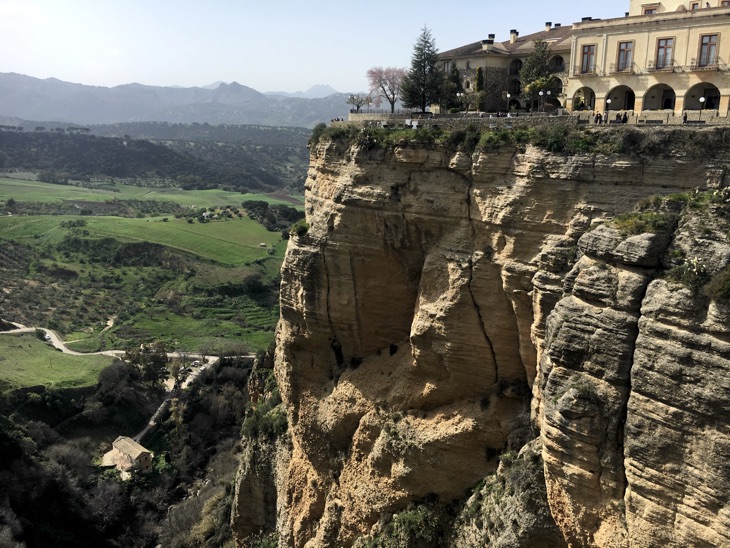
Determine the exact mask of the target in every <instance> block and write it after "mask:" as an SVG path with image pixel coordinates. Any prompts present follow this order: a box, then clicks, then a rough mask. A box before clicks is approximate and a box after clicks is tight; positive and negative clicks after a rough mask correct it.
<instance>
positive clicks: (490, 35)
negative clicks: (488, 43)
mask: <svg viewBox="0 0 730 548" xmlns="http://www.w3.org/2000/svg"><path fill="white" fill-rule="evenodd" d="M494 36H495V35H494V34H488V35H487V39H489V40H494Z"/></svg>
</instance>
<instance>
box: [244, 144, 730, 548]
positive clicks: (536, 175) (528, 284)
mask: <svg viewBox="0 0 730 548" xmlns="http://www.w3.org/2000/svg"><path fill="white" fill-rule="evenodd" d="M368 148H370V150H368ZM725 165H726V162H725V161H724V159H722V158H715V159H712V160H709V159H705V160H692V159H689V158H686V157H674V158H648V157H640V156H628V155H627V156H617V155H615V156H605V155H598V154H582V155H574V156H564V155H557V154H551V153H547V152H545V151H543V150H541V149H538V148H536V147H533V146H526V147H524V148H522V149H517V148H514V147H510V148H506V147H505V148H501V149H499V150H495V151H492V152H478V153H475V154H473V155H470V154H464V153H462V152H458V151H455V150H453V149H452V148H449V147H448V146H445V145H419V144H416V143H402V144H401V145H397V146H394V147H385V148H380V147H367V146H357V145H353V144H351V143H349V142H344V141H337V140H326V141H323V142H320V143H318V144H317V145H316V146H314V147H313V148H312V150H311V164H310V169H309V174H308V179H307V184H306V189H307V194H306V213H307V222H308V224H309V229H308V231H306V232H304V231H303V230H302V231H300V232H301V233H300V234H299V235H298V236H293V237H292V239H291V240H290V242H289V247H288V250H287V255H286V259H285V262H284V265H283V268H282V286H281V320H280V323H279V327H278V331H277V354H276V367H275V372H276V378H277V381H278V384H279V387H280V390H281V395H282V398H283V401H284V404H285V406H286V409H287V413H288V419H289V434H290V436H291V455H290V456H288V460H286V461H285V462H286V464H285V469H284V465H282V466H281V467H280V468H279V469H278V470H279V472H278V473H281V474H283V481H281V482H279V483H278V505H279V507H280V508H281V509H283V510H282V511H281V512H280V520H279V526H278V532H279V539H280V543H281V545H291V546H311V547H314V546H349V545H353V544H356V543H360V542H361V541H362V539H363V538H365V537H367V536H368V535H370V537H371V538H375V537H376V536H377V535H381V537H382V534H383V531H391V532H392V531H399V529H398V527H401V526H402V527H405V526H404V525H403V523H405V520H403V519H401V520H400V521H398V516H399V515H402V516H403V515H406V514H405V513H406V512H412V513H413V515H414V516H415V515H419V514H417V511H416V510H414V509H417V508H419V506H418V505H419V504H424V505H427V506H428V508H429V509H430V510H429V511H433V512H436V513H438V515H439V516H442V518H439V520H440V521H439V523H440V524H442V525H443V526H441V525H440V526H439V528H440V530H439V531H436V532H434V533H433V536H432V537H430V540H429V541H428V542H426V541H424V542H426V544H423V545H429V543H431V544H430V545H438V544H440V545H448V544H450V545H455V546H469V545H473V544H472V543H473V542H474V541H475V539H481V540H477V542H484V543H491V544H493V545H498V546H510V545H515V546H517V545H529V546H534V545H540V544H538V543H537V542H538V541H537V539H540V538H542V539H547V540H546V542H545V544H544V545H555V544H554V543H552V541H551V540H550V539H560V538H563V539H564V540H565V542H567V543H568V544H571V545H574V546H583V545H585V546H587V545H599V546H611V545H617V546H621V545H637V546H642V545H651V544H654V543H655V542H656V539H660V541H661V542H662V543H665V544H669V545H677V546H678V545H702V544H703V543H704V544H706V545H721V544H727V543H730V507H729V506H728V504H727V503H728V500H727V499H728V493H730V490H728V487H730V485H728V483H730V469H729V467H730V465H729V464H728V461H727V459H726V458H725V457H726V456H727V455H728V454H730V453H729V451H728V450H729V449H730V438H729V437H728V436H729V435H730V429H729V428H728V419H730V416H728V415H729V414H730V411H729V406H728V401H729V399H730V398H729V397H730V376H728V374H727V373H728V369H729V368H730V346H729V345H730V332H729V330H730V328H729V324H730V322H729V321H728V319H729V318H728V314H729V313H730V312H729V308H728V305H727V300H724V301H723V300H722V299H713V298H711V297H708V296H706V295H705V294H703V293H702V292H701V291H699V290H697V289H696V288H687V287H686V284H685V285H682V284H680V283H679V282H676V281H672V280H671V279H668V278H661V277H660V275H661V274H662V273H664V272H665V271H668V270H669V269H671V268H672V267H675V270H676V269H680V270H681V269H685V271H686V270H687V269H688V268H689V266H688V265H691V264H696V263H690V262H688V261H690V259H692V258H697V260H698V261H699V262H700V263H701V264H700V267H701V268H702V269H704V271H703V275H704V276H706V277H707V280H709V279H710V277H711V276H712V275H713V274H715V273H717V272H720V271H721V270H723V269H726V268H727V266H728V264H729V263H730V247H729V246H728V241H727V240H728V226H727V218H723V217H722V215H727V210H728V206H727V204H726V203H723V201H722V199H718V200H716V201H714V202H711V203H710V202H707V204H706V207H704V209H702V215H704V216H705V221H704V222H701V221H698V220H697V218H698V217H697V211H699V209H700V208H695V209H696V210H697V211H695V210H692V208H689V207H688V206H687V203H685V202H686V200H685V202H682V201H681V200H679V199H676V200H674V201H672V200H669V201H667V202H666V203H664V202H662V204H660V205H658V206H657V207H659V208H660V209H661V208H664V210H666V211H664V210H662V211H663V213H660V214H661V215H665V217H664V218H665V219H666V223H665V224H663V225H662V226H661V227H660V228H659V229H656V230H654V229H652V230H651V231H649V230H647V231H646V232H642V231H639V232H638V233H637V234H631V233H626V232H625V231H623V230H622V228H621V226H614V225H612V224H611V223H610V222H609V221H610V219H611V218H613V217H614V216H615V215H617V214H619V213H622V212H627V211H630V210H631V209H632V208H633V207H634V205H635V204H636V203H637V202H639V201H640V200H642V199H643V198H646V197H648V196H652V195H667V194H672V193H677V192H680V191H684V190H687V189H689V188H691V187H695V186H701V187H711V188H722V187H723V186H724V184H725V175H724V174H725ZM657 203H658V202H657ZM723 223H725V224H723ZM634 232H636V231H635V230H634ZM683 272H684V271H683ZM681 273H682V272H680V274H681ZM685 274H686V272H685ZM707 280H703V281H707ZM685 281H686V280H685ZM690 285H691V284H690ZM530 412H531V416H532V424H531V425H530V420H529V416H530V415H529V413H530ZM518 434H519V435H518ZM533 438H534V441H533V442H532V443H531V444H530V445H529V448H530V449H529V451H528V449H527V446H524V447H523V445H524V444H525V442H527V441H528V440H529V439H533ZM525 451H528V452H527V453H525ZM518 452H519V455H520V456H519V459H518V462H522V460H520V459H526V460H525V461H524V462H526V463H527V462H529V463H532V464H533V465H534V464H535V463H538V465H539V466H541V467H544V470H542V472H543V473H541V474H539V478H543V477H544V480H542V479H541V480H540V481H541V482H542V481H544V487H543V488H542V491H539V490H538V491H539V492H542V493H543V495H542V497H543V502H542V503H541V502H540V501H539V500H538V501H535V502H534V505H533V506H534V508H533V510H534V516H535V517H534V519H533V518H529V519H528V518H527V517H525V516H526V514H527V510H524V511H519V512H517V511H515V510H514V509H513V510H509V509H506V508H498V506H499V504H501V503H497V502H495V501H496V500H497V499H495V497H494V496H492V495H491V494H489V493H486V492H483V491H480V490H479V489H484V488H483V487H479V485H478V484H479V483H480V481H482V482H483V480H484V478H485V477H486V478H490V477H491V478H492V479H487V484H486V485H497V484H499V485H503V486H504V485H506V484H507V483H509V482H507V483H505V481H506V480H499V479H498V478H500V477H502V476H504V475H505V474H507V472H505V471H504V466H505V455H506V454H508V453H509V454H511V455H517V453H518ZM500 455H501V461H502V464H501V465H500ZM510 459H514V456H513V457H510ZM535 459H537V460H535ZM540 459H542V460H540ZM542 461H544V464H540V463H542ZM511 462H514V460H512V461H511ZM498 465H499V466H500V469H501V470H502V471H501V472H500V471H498V470H497V467H498ZM500 474H502V476H500ZM506 477H512V476H509V474H507V476H506ZM530 477H538V476H534V475H532V476H530ZM495 478H497V479H495ZM249 479H250V477H249ZM495 482H497V483H495ZM500 482H501V483H500ZM533 483H534V482H533ZM516 484H517V485H520V482H519V481H517V482H516ZM522 484H523V485H524V483H522ZM244 485H248V484H244ZM482 485H485V484H484V483H482ZM246 488H247V489H250V486H249V487H246ZM475 488H476V491H473V490H474V489H475ZM239 489H240V487H239ZM470 492H473V493H474V494H473V495H471V497H472V498H471V499H469V497H470V495H469V493H470ZM479 493H481V494H480V495H479V497H480V498H479V500H480V501H482V500H489V501H492V502H490V503H489V504H487V503H484V504H482V503H481V502H480V503H479V505H478V506H479V508H480V509H481V510H479V512H481V513H479V512H476V510H474V508H476V506H475V504H476V503H474V502H473V500H476V499H474V498H473V497H475V496H477V495H478V494H479ZM490 493H492V494H493V491H490ZM509 494H510V497H511V498H510V497H505V498H504V499H499V500H505V501H508V500H512V501H513V502H511V503H507V502H505V504H512V505H513V506H514V505H517V506H515V508H517V507H519V508H527V507H528V506H530V504H527V502H525V500H526V498H525V497H522V498H520V497H519V496H512V495H514V493H512V492H510V493H509ZM244 498H245V497H244ZM238 500H239V508H238V510H237V516H238V517H237V518H235V519H237V520H239V521H240V520H245V519H247V517H246V511H245V509H243V510H242V506H245V500H243V501H242V498H241V497H240V496H239V497H238ZM468 500H472V503H471V506H469V504H468V503H467V501H468ZM520 501H521V502H520ZM495 505H496V506H495ZM520 505H521V506H520ZM459 508H461V509H462V510H459ZM467 508H471V510H472V511H471V512H469V513H467V514H463V511H465V510H466V509H467ZM546 508H549V512H548V511H547V510H545V509H546ZM439 512H440V513H439ZM460 512H462V515H461V516H460V517H459V518H458V519H457V517H456V515H457V514H459V513H460ZM518 514H519V515H520V516H522V517H520V518H519V519H518V518H517V517H516V516H517V515H518ZM409 515H410V514H409ZM433 515H436V514H433ZM508 516H513V517H512V518H509V517H508ZM477 518H478V521H477ZM513 518H514V519H513ZM485 520H487V521H489V522H490V523H489V524H487V523H485ZM262 521H265V520H262ZM531 524H532V525H531ZM234 526H235V524H234ZM388 527H390V529H388ZM402 527H401V528H402ZM234 528H235V527H234ZM531 528H532V529H531ZM358 539H360V540H358ZM239 542H240V543H241V544H245V540H244V539H243V538H240V537H239ZM556 542H557V541H556ZM414 545H418V544H414Z"/></svg>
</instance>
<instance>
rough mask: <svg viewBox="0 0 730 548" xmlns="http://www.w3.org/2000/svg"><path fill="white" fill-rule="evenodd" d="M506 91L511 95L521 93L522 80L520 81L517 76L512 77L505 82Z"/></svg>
mask: <svg viewBox="0 0 730 548" xmlns="http://www.w3.org/2000/svg"><path fill="white" fill-rule="evenodd" d="M507 93H509V94H510V95H512V96H513V97H514V96H515V95H520V94H521V93H522V82H520V80H519V78H513V79H512V80H510V81H509V83H508V84H507Z"/></svg>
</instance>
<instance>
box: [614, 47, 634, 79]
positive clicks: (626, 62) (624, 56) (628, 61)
mask: <svg viewBox="0 0 730 548" xmlns="http://www.w3.org/2000/svg"><path fill="white" fill-rule="evenodd" d="M633 57H634V43H633V42H619V44H618V63H616V70H617V71H619V72H624V71H627V70H631V65H632V64H633V62H634V59H633Z"/></svg>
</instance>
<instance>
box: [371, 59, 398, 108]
mask: <svg viewBox="0 0 730 548" xmlns="http://www.w3.org/2000/svg"><path fill="white" fill-rule="evenodd" d="M405 74H406V69H404V68H400V67H373V68H371V69H370V70H368V71H367V77H368V81H369V82H370V94H371V95H372V96H373V97H374V99H373V104H374V105H375V106H376V107H378V106H380V104H381V103H382V102H383V99H385V100H386V101H388V102H389V103H390V112H391V113H393V112H395V103H396V102H397V101H398V97H399V95H400V86H401V83H402V82H403V77H404V76H405Z"/></svg>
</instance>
